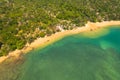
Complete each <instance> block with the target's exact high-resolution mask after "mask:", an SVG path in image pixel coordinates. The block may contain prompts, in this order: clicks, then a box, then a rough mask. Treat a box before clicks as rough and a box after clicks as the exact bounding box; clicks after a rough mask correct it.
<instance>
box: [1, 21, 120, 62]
mask: <svg viewBox="0 0 120 80" xmlns="http://www.w3.org/2000/svg"><path fill="white" fill-rule="evenodd" d="M112 25H120V21H103V22H96V23H92V22H88V23H87V24H86V25H85V26H83V27H78V28H76V29H73V30H65V31H62V32H57V33H55V34H52V35H51V36H48V37H44V38H38V39H36V40H35V41H34V42H32V43H31V44H26V45H25V47H24V48H23V49H21V50H15V51H13V52H10V53H9V54H8V55H7V56H2V57H0V63H1V62H3V61H4V60H6V59H7V58H9V57H11V56H12V57H15V58H18V57H19V56H20V55H21V54H25V53H28V52H29V51H31V50H33V49H35V48H38V47H39V48H42V47H45V46H47V45H48V44H51V43H53V42H55V41H57V40H59V39H61V38H63V37H64V36H67V35H72V34H77V33H80V32H84V31H93V30H96V29H99V28H102V27H108V26H112Z"/></svg>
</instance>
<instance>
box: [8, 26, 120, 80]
mask: <svg viewBox="0 0 120 80" xmlns="http://www.w3.org/2000/svg"><path fill="white" fill-rule="evenodd" d="M107 30H109V33H107V34H104V35H102V36H101V35H100V36H99V37H97V38H96V37H88V36H89V35H90V33H92V32H90V33H89V34H88V36H84V35H83V34H82V33H80V34H77V35H72V36H67V37H65V38H63V39H62V40H59V41H57V42H55V43H53V44H50V45H49V46H47V47H45V48H44V49H42V50H41V49H36V50H34V51H32V52H30V53H29V54H27V55H26V56H25V62H24V64H22V67H21V68H22V69H21V68H20V69H21V73H20V74H19V77H18V78H17V79H16V80H120V69H119V68H120V28H117V27H115V28H113V27H112V28H109V29H108V28H107ZM92 34H93V33H92ZM94 34H96V33H94ZM101 34H102V33H101ZM96 35H97V34H96ZM90 36H91V35H90ZM16 72H17V71H16ZM14 75H15V74H14ZM16 75H17V74H16ZM7 80H11V79H7ZM14 80H15V79H14Z"/></svg>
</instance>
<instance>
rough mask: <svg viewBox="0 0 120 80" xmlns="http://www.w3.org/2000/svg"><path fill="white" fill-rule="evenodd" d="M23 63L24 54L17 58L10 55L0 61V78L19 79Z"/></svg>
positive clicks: (1, 79) (4, 79) (2, 79)
mask: <svg viewBox="0 0 120 80" xmlns="http://www.w3.org/2000/svg"><path fill="white" fill-rule="evenodd" d="M23 63H24V59H23V56H20V57H19V58H17V59H16V58H14V57H10V58H8V59H7V60H5V61H4V62H2V63H0V80H18V78H20V75H21V67H22V64H23Z"/></svg>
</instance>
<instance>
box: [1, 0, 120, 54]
mask: <svg viewBox="0 0 120 80" xmlns="http://www.w3.org/2000/svg"><path fill="white" fill-rule="evenodd" d="M119 5H120V0H0V56H2V55H6V54H7V53H8V52H10V51H13V50H15V49H21V48H23V47H24V45H25V44H26V43H31V42H32V41H33V40H34V39H36V38H38V37H44V36H45V35H47V36H49V35H51V34H53V33H55V32H57V31H60V30H59V29H58V28H57V27H56V26H58V25H59V26H62V28H64V29H72V28H74V27H80V26H82V25H84V24H85V23H86V22H87V21H92V22H96V21H105V20H107V21H109V20H120V6H119Z"/></svg>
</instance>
